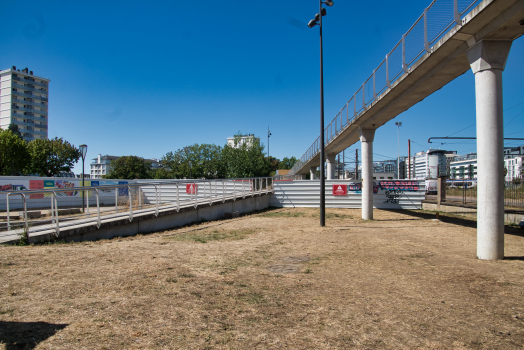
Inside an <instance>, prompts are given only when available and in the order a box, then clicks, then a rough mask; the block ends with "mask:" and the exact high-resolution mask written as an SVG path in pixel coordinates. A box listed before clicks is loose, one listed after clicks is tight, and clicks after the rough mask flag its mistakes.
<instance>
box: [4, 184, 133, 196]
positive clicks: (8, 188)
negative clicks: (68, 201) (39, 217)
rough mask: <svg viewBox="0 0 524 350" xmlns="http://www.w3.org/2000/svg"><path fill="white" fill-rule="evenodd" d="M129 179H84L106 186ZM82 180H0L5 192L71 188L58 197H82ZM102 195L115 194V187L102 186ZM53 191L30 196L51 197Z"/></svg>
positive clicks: (90, 193) (121, 192)
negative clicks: (105, 186)
mask: <svg viewBox="0 0 524 350" xmlns="http://www.w3.org/2000/svg"><path fill="white" fill-rule="evenodd" d="M127 184H128V182H127V181H90V180H84V185H85V187H89V186H104V185H127ZM81 187H82V180H76V179H75V180H16V179H14V180H13V179H9V180H0V191H4V192H19V191H27V190H52V189H54V188H56V189H61V190H63V189H66V190H67V189H70V190H69V191H59V192H56V195H57V197H81V196H82V191H81V189H80V188H81ZM99 194H100V196H114V195H115V189H114V188H102V189H100V190H99ZM93 195H94V191H86V193H85V196H93ZM118 195H119V196H127V195H128V189H127V186H123V187H118ZM51 196H52V194H51V193H35V194H31V195H30V196H29V198H30V199H40V198H45V197H51ZM5 198H6V194H5V193H0V199H5Z"/></svg>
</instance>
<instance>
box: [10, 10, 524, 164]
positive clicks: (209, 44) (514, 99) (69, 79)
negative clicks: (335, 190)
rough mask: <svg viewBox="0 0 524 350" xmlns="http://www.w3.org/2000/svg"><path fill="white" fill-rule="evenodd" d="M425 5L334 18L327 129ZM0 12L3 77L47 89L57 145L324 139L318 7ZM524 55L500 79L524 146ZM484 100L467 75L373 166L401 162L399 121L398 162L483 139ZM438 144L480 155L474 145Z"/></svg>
mask: <svg viewBox="0 0 524 350" xmlns="http://www.w3.org/2000/svg"><path fill="white" fill-rule="evenodd" d="M429 3H430V0H425V1H421V0H405V1H369V2H366V1H359V2H356V1H341V0H338V1H337V0H335V5H334V6H333V7H331V8H328V15H327V16H326V17H324V62H325V66H324V84H325V115H326V124H327V123H328V121H330V120H331V119H332V118H333V117H334V116H335V114H336V113H337V112H338V111H339V110H340V108H341V107H342V106H343V105H344V104H345V103H346V101H347V100H348V99H349V97H350V96H351V95H352V94H353V92H354V91H356V90H357V89H358V87H359V86H360V85H361V84H362V83H363V82H364V80H365V79H366V78H367V77H368V76H369V75H370V74H371V73H372V71H373V69H374V68H376V67H377V65H378V64H379V63H380V62H381V61H382V59H383V58H384V57H385V55H386V53H388V52H389V51H390V50H391V49H392V48H393V46H394V45H395V44H396V43H397V42H398V40H399V39H400V38H401V36H402V34H403V33H405V32H406V31H407V30H408V29H409V27H410V26H411V25H412V24H413V23H414V22H415V20H416V19H417V18H418V16H419V15H420V14H421V13H422V12H423V10H424V7H426V6H428V5H429ZM2 12H3V13H4V14H12V15H5V16H3V18H2V21H0V33H2V34H1V35H0V48H1V52H2V54H1V55H0V69H7V68H9V67H11V66H12V65H16V66H17V68H19V69H21V68H25V67H29V69H30V70H33V71H34V73H35V75H39V76H43V77H47V78H50V79H51V83H50V93H49V137H51V138H52V137H55V136H58V137H63V138H65V139H66V140H68V141H70V142H71V143H73V144H74V145H76V146H78V145H79V144H81V143H86V144H88V146H89V150H88V156H87V157H88V159H91V158H94V157H96V155H97V154H98V153H101V154H110V155H138V156H142V157H145V158H161V157H162V156H163V155H164V154H165V153H167V152H169V151H175V150H177V149H179V148H182V147H184V146H187V145H191V144H194V143H215V144H218V145H224V144H225V142H226V138H227V137H229V136H233V135H234V134H235V133H236V132H238V131H241V132H243V133H254V134H255V135H257V136H259V137H261V139H262V141H263V142H264V144H266V143H267V127H268V125H269V127H270V129H271V132H272V134H273V135H272V137H271V139H270V154H271V155H272V156H276V157H277V158H283V157H285V156H296V157H300V156H301V155H302V154H303V153H304V151H306V149H307V148H308V147H309V146H310V144H311V143H312V142H313V141H314V140H315V139H316V137H317V136H318V135H319V125H318V124H319V74H318V69H319V47H318V45H319V43H318V41H319V38H318V27H315V28H314V29H309V28H308V27H307V26H306V23H307V22H308V21H309V20H310V19H311V18H312V17H313V16H314V14H315V13H316V12H318V2H317V1H316V0H294V1H282V2H278V1H275V2H270V1H234V2H224V1H216V0H201V1H194V2H191V1H170V2H168V1H152V2H144V1H140V2H138V1H127V2H107V1H89V2H78V1H68V2H66V1H24V2H23V3H20V2H18V1H11V0H7V1H6V0H4V1H3V2H2ZM523 54H524V41H523V39H522V38H521V39H518V40H516V41H515V42H514V44H513V48H512V51H511V53H510V56H509V59H508V63H507V67H506V71H505V73H504V108H505V109H507V111H506V112H505V116H504V119H505V122H504V123H505V125H506V124H507V126H506V127H505V134H506V136H507V137H524V112H523V111H524V103H523V102H524V93H523V91H524V87H523V84H522V82H523V81H524V71H523V69H522V57H523ZM519 62H520V63H519ZM474 96H475V91H474V77H473V74H472V73H471V72H468V73H466V74H464V75H463V76H461V77H459V78H458V79H456V80H455V81H454V82H452V83H450V84H449V85H447V86H445V87H444V88H443V89H441V90H440V91H438V92H436V93H434V94H433V95H432V96H430V97H429V98H427V99H426V100H424V101H422V102H421V103H419V104H418V105H416V106H414V107H413V108H411V109H410V110H408V111H406V112H404V113H403V114H401V115H399V116H398V117H397V118H396V119H395V120H392V121H390V122H389V123H387V124H386V125H384V126H383V127H381V128H380V129H378V131H377V133H376V136H375V144H374V152H375V154H376V155H375V159H376V160H381V159H384V158H385V157H387V158H395V157H396V156H397V130H396V126H395V121H402V123H403V125H404V126H403V127H401V128H400V142H401V145H400V153H401V155H407V139H408V138H411V139H412V140H414V141H415V142H416V143H415V144H413V147H412V153H413V152H416V151H420V150H423V149H427V148H429V146H430V145H429V144H428V143H427V139H428V138H429V137H432V136H448V135H451V134H453V133H455V132H457V131H460V130H461V129H463V128H466V127H468V126H471V125H473V126H472V127H470V128H469V129H466V130H463V131H461V132H459V133H457V134H455V135H454V136H475V126H474V124H475V97H474ZM521 103H522V104H521ZM519 104H520V105H519ZM515 105H516V107H514V108H512V109H508V108H509V107H512V106H515ZM519 113H520V114H519ZM508 123H509V124H508ZM510 134H511V136H510ZM512 144H513V145H516V144H524V142H513V143H510V142H508V143H506V145H512ZM356 147H357V148H360V145H359V144H356V145H354V146H352V147H350V148H349V149H348V151H347V152H346V155H349V156H348V157H347V158H348V160H350V158H353V156H354V153H355V152H354V149H355V148H356ZM441 147H442V148H443V149H449V150H457V151H459V153H466V152H472V151H473V152H474V151H475V142H464V141H459V142H455V143H447V144H445V145H442V146H441ZM89 162H90V161H89ZM79 171H81V166H77V167H76V168H75V172H79Z"/></svg>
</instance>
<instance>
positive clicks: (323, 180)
mask: <svg viewBox="0 0 524 350" xmlns="http://www.w3.org/2000/svg"><path fill="white" fill-rule="evenodd" d="M318 3H319V13H317V14H316V15H315V18H314V19H312V20H311V21H309V23H308V24H307V26H308V27H309V28H313V27H314V26H316V25H317V24H318V26H319V27H320V226H326V175H325V169H324V168H325V166H324V160H325V154H324V65H323V55H322V17H323V16H325V15H326V9H325V8H323V7H322V4H326V5H327V6H333V1H332V0H325V1H322V0H319V1H318Z"/></svg>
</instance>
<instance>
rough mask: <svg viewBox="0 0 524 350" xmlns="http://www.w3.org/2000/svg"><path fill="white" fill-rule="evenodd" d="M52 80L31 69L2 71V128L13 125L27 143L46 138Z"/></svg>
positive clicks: (0, 118)
mask: <svg viewBox="0 0 524 350" xmlns="http://www.w3.org/2000/svg"><path fill="white" fill-rule="evenodd" d="M49 81H50V80H49V79H47V78H42V77H39V76H36V75H34V74H33V71H30V70H29V69H28V68H25V69H22V70H19V69H18V70H17V69H16V67H15V66H13V67H12V68H10V69H6V70H2V71H0V128H2V129H7V128H8V127H9V124H11V123H14V124H15V125H17V126H18V128H19V130H20V132H21V133H22V137H23V138H24V140H26V141H32V140H35V139H47V138H48V118H49V115H48V103H49Z"/></svg>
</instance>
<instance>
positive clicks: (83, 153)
mask: <svg viewBox="0 0 524 350" xmlns="http://www.w3.org/2000/svg"><path fill="white" fill-rule="evenodd" d="M78 149H79V150H80V156H81V157H82V213H85V206H84V164H85V160H86V154H87V145H80V146H78Z"/></svg>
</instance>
